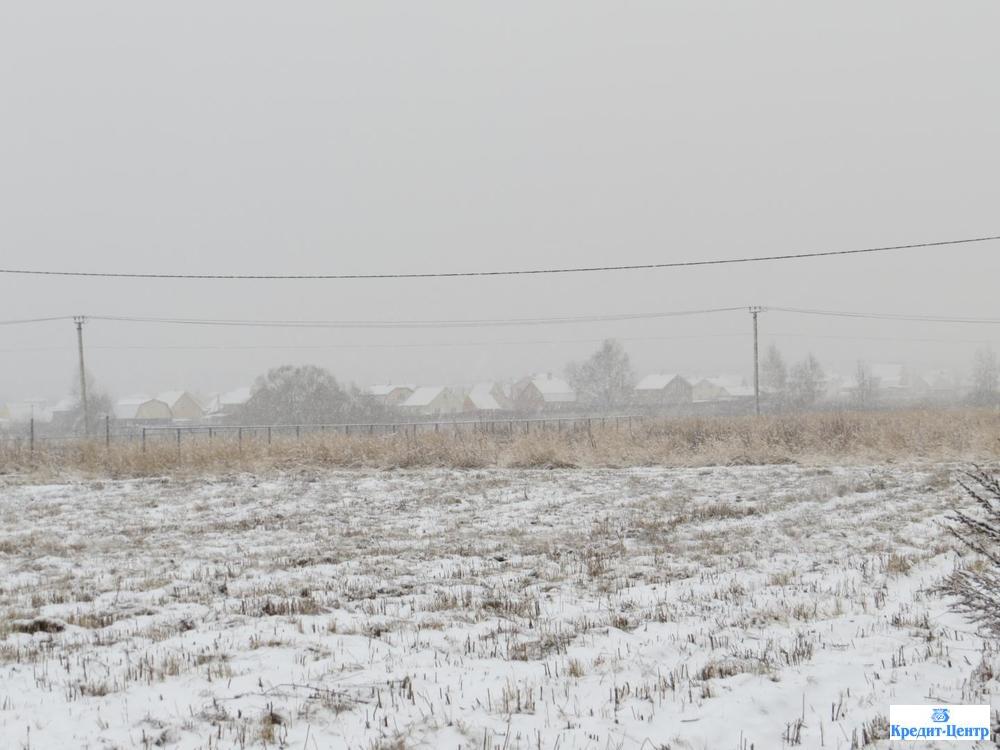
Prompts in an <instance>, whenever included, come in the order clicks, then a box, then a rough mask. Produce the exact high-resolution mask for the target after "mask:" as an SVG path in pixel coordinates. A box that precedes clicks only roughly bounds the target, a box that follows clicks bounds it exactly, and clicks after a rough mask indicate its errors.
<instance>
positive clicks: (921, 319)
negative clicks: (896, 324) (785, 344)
mask: <svg viewBox="0 0 1000 750" xmlns="http://www.w3.org/2000/svg"><path fill="white" fill-rule="evenodd" d="M768 309H769V310H776V311H778V312H787V313H795V314H796V315H818V316H822V317H829V318H862V319H865V320H904V321H910V322H915V323H971V324H981V325H998V324H1000V318H979V317H966V316H948V315H922V314H904V313H878V312H854V311H848V310H812V309H808V308H801V307H769V308H768Z"/></svg>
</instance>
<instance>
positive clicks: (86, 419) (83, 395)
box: [73, 315, 90, 437]
mask: <svg viewBox="0 0 1000 750" xmlns="http://www.w3.org/2000/svg"><path fill="white" fill-rule="evenodd" d="M85 320H86V318H85V317H84V316H83V315H74V316H73V322H74V323H76V345H77V349H78V350H79V352H80V405H81V406H82V407H83V434H84V435H86V436H88V437H89V436H90V410H89V409H88V408H87V371H86V370H85V369H84V366H83V323H84V321H85Z"/></svg>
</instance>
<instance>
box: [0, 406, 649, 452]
mask: <svg viewBox="0 0 1000 750" xmlns="http://www.w3.org/2000/svg"><path fill="white" fill-rule="evenodd" d="M643 418H644V417H643V416H642V415H638V414H614V415H600V416H580V417H532V418H518V419H475V420H472V419H469V420H438V421H423V422H356V423H355V422H352V423H340V424H292V425H287V424H282V425H184V426H176V425H169V426H168V425H155V426H131V427H129V428H128V429H125V430H122V429H120V428H119V429H112V425H111V420H110V419H105V420H104V424H103V429H102V430H101V431H99V432H98V433H97V434H92V435H90V436H83V435H55V436H53V435H44V436H41V435H37V434H36V432H35V425H34V421H33V420H32V421H31V422H30V424H29V430H28V434H26V435H21V436H7V437H0V447H5V448H7V449H8V450H11V449H12V450H13V451H14V452H21V451H27V452H29V453H33V452H34V451H35V450H36V449H46V450H56V451H57V450H58V449H59V448H61V447H72V446H74V445H79V444H81V443H85V442H86V443H91V444H93V443H104V445H105V446H106V447H107V448H109V449H110V448H111V446H112V445H113V444H118V445H120V444H139V445H140V447H141V450H143V451H145V450H146V449H147V447H153V446H156V445H161V446H162V445H163V444H165V443H175V444H176V446H177V448H178V449H180V448H181V446H182V445H188V444H196V443H197V442H199V441H201V442H206V443H214V442H216V441H230V442H234V443H235V444H236V445H237V446H242V445H243V444H244V443H250V442H253V443H257V444H260V443H266V444H267V445H270V444H271V443H272V442H273V441H275V440H279V439H282V440H303V439H305V438H307V437H309V436H317V435H341V436H345V437H350V436H354V437H376V436H392V435H397V436H403V437H416V436H417V435H420V434H428V433H439V434H440V433H445V434H447V433H452V434H455V435H462V434H477V433H478V434H490V435H496V436H499V437H511V438H512V437H514V436H515V435H520V434H524V435H530V434H532V433H533V432H553V431H554V432H563V431H567V432H568V431H572V430H579V429H584V428H585V429H587V430H591V429H593V428H594V427H597V426H600V427H601V428H604V429H608V428H612V429H615V430H616V431H619V432H621V431H626V430H627V431H628V433H629V434H630V435H631V434H632V433H633V426H634V423H635V422H637V421H638V420H641V419H643Z"/></svg>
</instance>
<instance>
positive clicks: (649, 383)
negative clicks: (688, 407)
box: [635, 373, 694, 405]
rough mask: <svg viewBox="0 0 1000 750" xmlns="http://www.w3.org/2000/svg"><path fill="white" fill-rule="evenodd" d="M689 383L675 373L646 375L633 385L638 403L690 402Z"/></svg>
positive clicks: (690, 391)
mask: <svg viewBox="0 0 1000 750" xmlns="http://www.w3.org/2000/svg"><path fill="white" fill-rule="evenodd" d="M692 390H693V389H692V387H691V383H690V382H689V381H688V380H686V379H685V378H683V377H681V376H680V375H677V374H676V373H654V374H652V375H647V376H646V377H644V378H643V379H642V380H640V381H639V384H638V385H637V386H636V387H635V396H636V401H638V402H639V403H640V404H651V405H652V404H690V403H691V401H692V400H693V398H694V397H693V396H692Z"/></svg>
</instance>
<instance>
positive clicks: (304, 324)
mask: <svg viewBox="0 0 1000 750" xmlns="http://www.w3.org/2000/svg"><path fill="white" fill-rule="evenodd" d="M744 309H745V308H744V307H712V308H703V309H699V310H673V311H668V312H644V313H620V314H611V315H578V316H564V317H547V318H543V317H539V318H480V319H469V320H237V319H218V318H155V317H141V316H129V315H88V316H87V317H88V319H89V320H105V321H114V322H120V323H162V324H168V325H194V326H226V327H248V328H365V329H370V328H486V327H497V326H534V325H563V324H570V323H607V322H615V321H624V320H650V319H656V318H674V317H684V316H691V315H708V314H711V313H719V312H733V311H735V310H744Z"/></svg>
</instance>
